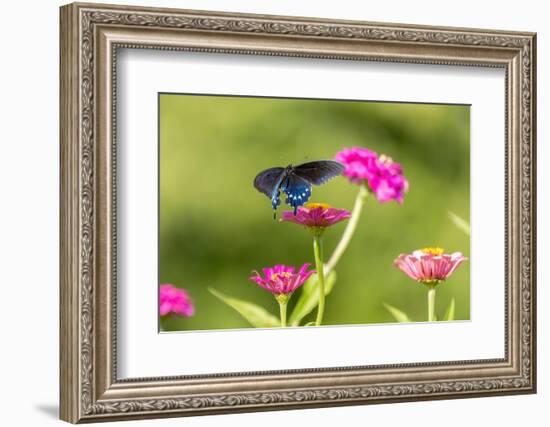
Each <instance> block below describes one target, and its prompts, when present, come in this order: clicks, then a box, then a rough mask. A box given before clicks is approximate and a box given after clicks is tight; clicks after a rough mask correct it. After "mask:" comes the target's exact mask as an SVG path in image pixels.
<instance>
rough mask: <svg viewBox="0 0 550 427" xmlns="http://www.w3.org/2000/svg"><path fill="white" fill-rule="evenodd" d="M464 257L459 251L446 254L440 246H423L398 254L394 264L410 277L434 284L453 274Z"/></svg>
mask: <svg viewBox="0 0 550 427" xmlns="http://www.w3.org/2000/svg"><path fill="white" fill-rule="evenodd" d="M466 259H467V258H466V257H464V256H463V255H462V254H461V253H460V252H453V253H452V254H446V253H444V252H443V249H441V248H424V249H419V250H416V251H414V252H413V253H412V254H401V255H399V256H398V257H397V259H396V260H395V261H394V265H395V266H396V267H397V268H399V269H400V270H401V271H403V272H404V273H405V274H406V275H407V276H409V277H410V278H411V279H414V280H416V281H418V282H421V283H424V284H427V285H436V284H438V283H439V282H442V281H444V280H446V279H447V278H448V277H449V276H450V275H451V274H453V272H454V271H455V270H456V269H457V268H458V266H459V265H460V264H462V262H463V261H465V260H466Z"/></svg>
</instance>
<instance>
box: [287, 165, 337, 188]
mask: <svg viewBox="0 0 550 427" xmlns="http://www.w3.org/2000/svg"><path fill="white" fill-rule="evenodd" d="M344 169H345V167H344V165H343V164H342V163H340V162H337V161H336V160H318V161H315V162H308V163H303V164H301V165H299V166H296V167H295V168H294V171H293V172H294V174H296V175H298V176H299V177H301V178H304V179H305V180H307V181H309V182H310V183H312V184H314V185H323V184H324V183H325V182H327V181H328V180H329V179H332V178H334V177H336V176H339V175H342V173H343V172H344Z"/></svg>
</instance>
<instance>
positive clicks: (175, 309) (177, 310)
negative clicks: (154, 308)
mask: <svg viewBox="0 0 550 427" xmlns="http://www.w3.org/2000/svg"><path fill="white" fill-rule="evenodd" d="M159 292H160V293H159V305H160V310H159V311H160V315H161V316H166V315H168V314H176V315H179V316H185V317H191V316H193V314H194V313H195V307H194V306H193V302H192V301H191V298H190V297H189V294H188V293H187V292H186V291H185V290H183V289H181V288H176V287H175V286H174V285H170V284H163V285H160V291H159Z"/></svg>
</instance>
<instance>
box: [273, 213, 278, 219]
mask: <svg viewBox="0 0 550 427" xmlns="http://www.w3.org/2000/svg"><path fill="white" fill-rule="evenodd" d="M273 219H274V220H275V219H277V211H273Z"/></svg>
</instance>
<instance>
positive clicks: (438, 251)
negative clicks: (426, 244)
mask: <svg viewBox="0 0 550 427" xmlns="http://www.w3.org/2000/svg"><path fill="white" fill-rule="evenodd" d="M420 250H421V251H422V252H424V253H425V254H429V255H436V256H437V255H442V254H443V252H444V250H443V249H441V248H422V249H420Z"/></svg>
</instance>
